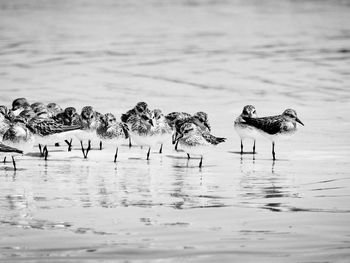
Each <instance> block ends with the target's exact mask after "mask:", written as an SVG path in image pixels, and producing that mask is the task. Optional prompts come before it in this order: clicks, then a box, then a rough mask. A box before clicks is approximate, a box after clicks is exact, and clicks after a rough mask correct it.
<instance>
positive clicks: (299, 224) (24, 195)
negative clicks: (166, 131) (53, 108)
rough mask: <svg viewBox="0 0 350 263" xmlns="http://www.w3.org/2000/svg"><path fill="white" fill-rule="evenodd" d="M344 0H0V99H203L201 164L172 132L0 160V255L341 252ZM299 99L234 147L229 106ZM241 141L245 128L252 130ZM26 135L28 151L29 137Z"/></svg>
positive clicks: (161, 103) (120, 106)
mask: <svg viewBox="0 0 350 263" xmlns="http://www.w3.org/2000/svg"><path fill="white" fill-rule="evenodd" d="M349 14H350V5H349V3H348V2H347V1H265V2H264V3H261V2H260V1H142V2H141V1H127V2H125V1H92V0H87V1H83V0H79V1H68V0H67V1H43V0H42V1H24V0H23V1H18V0H16V1H6V0H2V1H0V89H1V101H0V104H10V103H11V101H12V100H13V99H14V98H16V97H23V96H25V97H27V98H28V99H29V100H30V101H32V102H35V101H45V102H52V101H56V102H57V103H59V104H61V105H62V106H63V107H65V106H68V105H73V106H76V107H77V108H81V107H82V106H85V105H90V104H91V105H93V106H95V108H96V109H97V110H98V111H100V112H113V113H115V114H117V115H118V114H120V113H122V112H125V111H126V110H128V109H129V108H131V107H132V106H133V105H134V104H135V103H136V102H138V101H140V100H144V101H147V102H148V103H149V105H150V106H151V107H152V108H160V109H162V110H163V111H164V112H171V111H176V110H181V111H187V112H190V113H193V112H196V111H199V110H203V111H206V112H207V113H208V114H209V118H210V122H211V124H212V127H213V134H214V135H217V136H222V137H227V138H228V139H227V142H226V143H225V144H223V145H221V146H219V147H218V148H216V149H213V151H212V152H211V153H209V154H208V155H206V156H205V158H204V163H203V168H202V169H201V170H200V169H199V168H198V162H199V160H198V159H193V160H190V161H189V162H188V161H187V159H186V158H185V154H182V153H176V152H174V151H173V150H172V147H171V145H166V146H165V148H164V153H163V154H161V155H160V154H157V153H156V152H157V150H158V149H153V153H152V154H151V160H149V161H146V160H145V157H146V151H147V149H145V148H143V149H140V148H139V147H133V148H131V149H129V148H128V147H126V146H123V147H121V148H120V149H119V150H120V151H119V155H118V162H117V163H116V164H115V163H113V155H114V149H104V150H102V151H99V150H97V149H96V147H97V145H94V147H95V149H94V150H93V151H92V152H91V153H90V154H89V158H88V159H87V160H84V159H83V158H82V154H81V152H80V150H79V148H78V145H77V144H75V145H74V150H73V151H72V152H71V153H68V152H66V147H65V146H63V144H62V146H61V147H60V148H53V147H51V148H50V150H51V153H50V155H49V158H48V161H46V162H45V161H44V160H43V159H41V158H39V157H38V156H37V155H33V154H31V155H26V156H18V157H16V159H17V166H18V171H17V172H14V171H13V169H12V166H11V163H9V162H7V163H6V164H2V165H1V170H0V233H1V235H0V261H6V262H12V261H14V262H17V261H33V262H37V261H48V260H49V259H51V260H53V261H55V262H58V261H61V262H69V261H71V262H79V261H84V260H90V261H101V260H105V261H115V260H124V259H127V260H142V261H151V260H160V261H172V262H179V261H184V260H188V261H194V262H203V261H206V262H213V261H216V262H223V261H230V262H233V261H235V262H243V261H250V262H285V261H287V262H349V259H350V228H349V222H350V175H349V169H350V163H349V156H350V136H349V134H350V115H349V112H350V103H349V102H350V91H349V88H350V87H349V84H350V74H349V69H350V29H349V25H350V16H349ZM246 104H253V105H255V106H256V108H257V111H258V114H259V115H260V116H264V115H274V114H279V113H281V112H282V111H283V110H284V109H285V108H294V109H295V110H296V111H297V112H298V115H299V117H300V119H301V120H302V121H303V122H304V123H305V127H302V126H301V127H299V130H298V132H297V133H296V134H295V135H294V136H293V137H292V138H291V139H290V140H289V141H283V142H278V143H277V145H276V154H277V158H278V160H277V161H276V162H275V163H273V162H272V160H271V145H270V143H269V142H268V141H266V140H264V139H263V138H262V139H260V140H258V141H257V151H258V154H257V155H256V156H255V159H253V156H252V155H250V154H246V155H243V156H242V158H241V156H240V155H239V154H237V153H236V152H237V151H239V138H238V136H237V135H236V134H235V132H234V129H233V120H234V118H235V117H236V116H237V115H239V113H240V112H241V110H242V107H243V106H244V105H246ZM245 145H246V150H247V151H250V150H251V142H248V141H247V142H246V144H245ZM36 151H37V150H36V149H33V152H36Z"/></svg>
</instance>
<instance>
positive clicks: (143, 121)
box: [121, 102, 156, 160]
mask: <svg viewBox="0 0 350 263" xmlns="http://www.w3.org/2000/svg"><path fill="white" fill-rule="evenodd" d="M121 120H122V121H123V122H124V123H125V124H126V125H127V127H128V131H129V135H130V137H131V139H132V141H134V142H136V144H137V145H140V146H148V147H149V149H148V152H147V160H149V155H150V152H151V147H152V146H153V145H154V144H155V143H156V141H155V138H154V137H153V136H152V127H153V120H152V116H151V111H150V110H149V109H148V106H147V103H145V102H139V103H138V104H137V105H136V106H135V107H134V109H132V110H130V111H128V112H127V113H125V114H123V115H122V117H121Z"/></svg>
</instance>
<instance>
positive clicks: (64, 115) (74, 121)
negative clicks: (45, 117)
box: [53, 107, 81, 152]
mask: <svg viewBox="0 0 350 263" xmlns="http://www.w3.org/2000/svg"><path fill="white" fill-rule="evenodd" d="M53 119H54V120H56V122H58V123H61V124H63V125H66V126H72V125H81V120H80V116H79V114H78V113H77V110H76V109H75V108H74V107H67V108H65V109H64V111H63V112H60V113H58V114H57V115H56V116H55V117H53ZM65 137H66V136H65ZM64 141H65V142H66V143H67V144H68V151H69V152H70V151H71V150H72V142H73V138H72V137H66V138H65V139H64Z"/></svg>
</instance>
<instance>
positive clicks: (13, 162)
mask: <svg viewBox="0 0 350 263" xmlns="http://www.w3.org/2000/svg"><path fill="white" fill-rule="evenodd" d="M12 164H13V169H14V170H15V171H17V167H16V162H15V158H14V157H13V156H12Z"/></svg>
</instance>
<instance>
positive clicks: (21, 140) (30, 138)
mask: <svg viewBox="0 0 350 263" xmlns="http://www.w3.org/2000/svg"><path fill="white" fill-rule="evenodd" d="M79 129H81V126H80V125H74V126H65V125H63V124H60V123H57V122H56V121H55V120H53V119H51V118H40V117H37V116H36V115H35V113H34V112H33V111H23V112H22V113H21V114H20V116H18V117H17V118H16V119H15V120H14V122H13V123H11V126H10V128H9V129H8V130H7V131H6V132H5V134H4V137H3V140H4V142H5V141H6V142H8V143H9V144H12V145H15V146H16V148H19V149H21V150H22V149H23V148H24V149H28V147H32V146H33V144H34V141H37V142H39V144H41V143H43V144H45V143H47V142H48V141H50V140H52V138H51V136H53V135H55V134H57V133H63V132H69V131H74V130H79ZM43 154H44V156H45V160H46V159H47V155H48V150H47V146H45V147H44V152H43Z"/></svg>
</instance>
